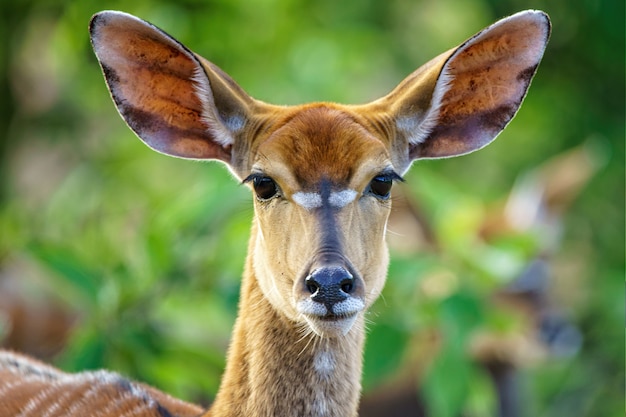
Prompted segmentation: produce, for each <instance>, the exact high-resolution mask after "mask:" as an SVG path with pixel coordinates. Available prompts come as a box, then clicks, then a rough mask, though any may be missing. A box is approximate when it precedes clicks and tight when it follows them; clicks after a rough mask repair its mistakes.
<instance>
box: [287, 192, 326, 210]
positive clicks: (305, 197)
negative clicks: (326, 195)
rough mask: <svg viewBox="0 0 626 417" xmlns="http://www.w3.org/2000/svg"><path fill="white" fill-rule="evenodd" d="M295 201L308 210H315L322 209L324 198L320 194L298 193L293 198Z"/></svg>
mask: <svg viewBox="0 0 626 417" xmlns="http://www.w3.org/2000/svg"><path fill="white" fill-rule="evenodd" d="M292 198H293V201H295V202H296V204H298V205H299V206H302V207H304V208H305V209H307V210H313V209H314V208H318V207H322V196H321V195H319V193H303V192H298V193H295V194H294V195H293V196H292Z"/></svg>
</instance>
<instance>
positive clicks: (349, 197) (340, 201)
mask: <svg viewBox="0 0 626 417" xmlns="http://www.w3.org/2000/svg"><path fill="white" fill-rule="evenodd" d="M356 196H357V192H356V191H354V190H342V191H333V192H331V193H330V196H329V197H328V202H329V203H330V205H331V206H332V207H336V208H343V207H345V206H347V205H348V204H350V203H351V202H353V201H354V199H355V198H356ZM292 198H293V201H295V202H296V204H298V205H299V206H301V207H304V208H305V209H307V210H313V209H315V208H319V207H322V196H321V194H320V193H303V192H297V193H295V194H294V195H293V196H292Z"/></svg>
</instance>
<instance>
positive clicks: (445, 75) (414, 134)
mask: <svg viewBox="0 0 626 417" xmlns="http://www.w3.org/2000/svg"><path fill="white" fill-rule="evenodd" d="M453 80H454V76H453V75H451V74H450V73H449V71H448V68H447V66H446V65H444V67H443V69H442V70H441V73H440V74H439V78H437V83H436V84H435V90H434V91H433V97H432V99H431V102H430V107H429V108H428V111H427V112H426V114H425V115H424V116H423V117H422V118H421V120H420V117H419V116H418V115H407V116H402V117H400V118H398V120H397V121H396V125H397V127H398V130H400V131H401V132H402V133H404V134H405V135H406V137H407V139H408V141H409V143H410V144H411V145H417V144H419V143H423V142H424V141H425V140H426V138H428V136H429V135H430V134H431V132H432V131H433V129H434V128H435V126H437V124H438V122H439V109H440V108H441V102H442V100H443V96H444V94H445V93H446V92H447V91H448V87H449V86H450V84H451V83H452V81H453Z"/></svg>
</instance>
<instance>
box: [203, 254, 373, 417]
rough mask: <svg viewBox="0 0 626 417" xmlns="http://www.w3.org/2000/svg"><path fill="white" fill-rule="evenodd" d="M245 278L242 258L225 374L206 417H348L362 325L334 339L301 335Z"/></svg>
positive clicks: (355, 391)
mask: <svg viewBox="0 0 626 417" xmlns="http://www.w3.org/2000/svg"><path fill="white" fill-rule="evenodd" d="M252 271H253V269H252V259H251V257H249V258H248V261H247V266H246V273H245V275H244V280H243V283H242V290H241V299H240V303H239V315H238V317H237V321H236V323H235V328H234V332H233V338H232V341H231V345H230V348H229V352H228V360H227V366H226V371H225V374H224V377H223V379H222V384H221V387H220V390H219V392H218V394H217V397H216V399H215V403H214V404H213V407H212V408H211V410H210V412H209V414H210V415H211V416H212V417H226V416H242V415H244V416H250V417H255V416H285V417H288V416H294V417H295V416H300V417H322V416H324V417H327V416H328V417H332V416H337V417H351V416H356V415H357V406H358V401H359V394H360V391H361V383H360V378H361V364H362V352H363V339H364V323H363V318H362V317H361V318H359V319H358V321H357V323H355V324H354V326H353V327H352V329H351V330H350V332H348V334H347V335H346V336H344V337H342V338H335V339H327V338H324V339H322V338H320V337H319V336H317V335H315V334H312V333H311V334H308V335H306V331H305V330H304V328H303V325H301V324H297V323H294V322H292V321H290V320H288V319H287V318H286V317H284V316H282V315H281V314H280V313H279V312H277V311H276V310H275V308H274V307H272V305H271V304H270V303H269V302H268V301H267V299H265V298H264V297H263V294H262V291H261V288H260V287H259V284H258V281H257V279H256V277H255V276H254V274H253V272H252ZM209 414H207V416H208V415H209Z"/></svg>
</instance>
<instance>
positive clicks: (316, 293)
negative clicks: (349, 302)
mask: <svg viewBox="0 0 626 417" xmlns="http://www.w3.org/2000/svg"><path fill="white" fill-rule="evenodd" d="M305 284H306V287H307V289H308V290H309V292H310V293H311V299H312V300H313V301H316V302H318V303H322V304H324V305H325V306H326V308H328V312H329V313H332V312H333V306H334V305H335V304H337V303H339V302H341V301H344V300H345V299H347V298H348V296H349V294H350V293H351V292H352V291H353V290H354V277H353V276H352V274H351V273H350V272H348V271H347V270H346V269H344V268H342V267H337V266H332V267H322V268H318V269H316V270H315V271H313V272H312V273H311V274H310V275H309V276H308V277H306V280H305Z"/></svg>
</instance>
